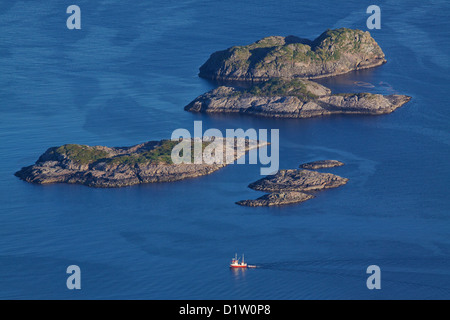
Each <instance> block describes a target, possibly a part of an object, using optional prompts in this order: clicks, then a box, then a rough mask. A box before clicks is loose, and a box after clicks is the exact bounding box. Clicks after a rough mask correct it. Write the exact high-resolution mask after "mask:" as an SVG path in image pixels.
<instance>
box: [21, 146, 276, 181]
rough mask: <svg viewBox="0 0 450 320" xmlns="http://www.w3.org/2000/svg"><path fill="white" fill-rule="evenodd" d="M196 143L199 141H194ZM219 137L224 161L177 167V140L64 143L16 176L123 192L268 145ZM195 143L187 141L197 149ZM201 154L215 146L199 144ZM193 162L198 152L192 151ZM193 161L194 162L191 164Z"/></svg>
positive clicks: (215, 166)
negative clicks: (114, 144) (127, 143)
mask: <svg viewBox="0 0 450 320" xmlns="http://www.w3.org/2000/svg"><path fill="white" fill-rule="evenodd" d="M196 139H198V138H196ZM226 139H231V138H215V139H214V143H216V144H218V145H220V146H223V157H224V159H223V161H217V163H212V161H207V159H206V157H205V159H202V158H200V159H201V160H202V161H201V162H200V163H197V162H194V161H193V162H192V163H178V164H174V163H173V161H172V158H171V153H172V149H173V148H174V147H175V146H176V145H177V144H178V143H179V141H172V140H162V141H149V142H145V143H141V144H138V145H135V146H131V147H114V148H111V147H104V146H86V145H79V144H66V145H63V146H60V147H52V148H49V149H48V150H47V151H46V152H45V153H44V154H42V155H41V156H40V157H39V159H38V160H37V161H36V163H35V164H34V165H31V166H28V167H24V168H22V169H21V170H19V171H18V172H16V173H15V175H16V176H17V177H19V178H21V179H23V180H25V181H27V182H31V183H36V184H48V183H77V184H83V185H86V186H90V187H103V188H108V187H124V186H130V185H135V184H140V183H151V182H169V181H177V180H182V179H186V178H194V177H199V176H202V175H207V174H210V173H212V172H214V171H217V170H219V169H220V168H222V167H224V166H226V165H227V164H229V161H228V158H226V157H228V155H231V157H230V158H232V160H236V159H238V158H240V157H242V156H243V155H245V153H246V152H247V151H249V150H251V149H255V148H258V147H262V146H265V145H267V142H264V141H254V140H248V139H243V138H233V139H234V141H233V142H232V143H226ZM193 140H194V139H191V141H192V143H191V141H189V140H188V141H184V143H189V145H190V146H194V143H193ZM200 143H201V144H202V145H201V146H200V149H201V151H200V152H202V151H203V150H205V148H206V147H207V146H208V145H209V144H210V143H212V141H209V142H208V141H200ZM191 150H192V151H193V152H192V158H193V157H194V156H195V155H194V148H193V147H192V149H191ZM192 160H194V159H192Z"/></svg>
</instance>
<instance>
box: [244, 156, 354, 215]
mask: <svg viewBox="0 0 450 320" xmlns="http://www.w3.org/2000/svg"><path fill="white" fill-rule="evenodd" d="M324 161H332V160H324ZM347 182H348V179H347V178H343V177H340V176H337V175H335V174H332V173H322V172H317V171H313V170H301V169H287V170H279V171H278V172H277V173H276V174H274V175H270V176H267V177H264V178H262V179H259V180H258V181H255V182H253V183H251V184H249V186H248V187H249V188H251V189H253V190H257V191H263V192H268V194H265V195H263V196H261V197H259V198H258V199H255V200H241V201H238V202H236V204H238V205H241V206H248V207H262V206H280V205H287V204H294V203H300V202H304V201H307V200H309V199H312V198H314V195H313V194H311V193H312V192H316V191H322V190H325V189H330V188H337V187H340V186H342V185H345V184H346V183H347Z"/></svg>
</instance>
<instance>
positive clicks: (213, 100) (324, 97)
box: [185, 78, 411, 118]
mask: <svg viewBox="0 0 450 320" xmlns="http://www.w3.org/2000/svg"><path fill="white" fill-rule="evenodd" d="M410 99H411V97H409V96H405V95H397V94H393V95H386V96H385V95H381V94H373V93H365V92H364V93H338V94H332V93H331V90H330V89H329V88H327V87H325V86H322V85H320V84H318V83H316V82H313V81H309V80H304V79H294V80H286V79H279V78H277V79H271V80H268V81H265V82H258V83H254V84H252V85H251V86H250V87H247V88H240V87H230V86H220V87H218V88H216V89H213V90H211V91H209V92H207V93H205V94H202V95H200V96H199V97H197V98H196V99H194V100H193V101H192V102H190V103H189V104H188V105H187V106H186V107H185V110H186V111H191V112H203V113H241V114H250V115H257V116H264V117H276V118H310V117H316V116H323V115H332V114H363V115H380V114H386V113H391V112H392V111H394V110H395V109H397V108H399V107H401V106H402V105H403V104H405V103H406V102H408V101H409V100H410Z"/></svg>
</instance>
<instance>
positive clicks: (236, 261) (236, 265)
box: [230, 253, 247, 268]
mask: <svg viewBox="0 0 450 320" xmlns="http://www.w3.org/2000/svg"><path fill="white" fill-rule="evenodd" d="M230 268H247V264H246V263H245V262H244V255H242V261H241V262H239V258H238V257H237V253H236V254H235V256H234V258H233V259H231V264H230Z"/></svg>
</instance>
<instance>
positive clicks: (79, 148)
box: [55, 144, 109, 165]
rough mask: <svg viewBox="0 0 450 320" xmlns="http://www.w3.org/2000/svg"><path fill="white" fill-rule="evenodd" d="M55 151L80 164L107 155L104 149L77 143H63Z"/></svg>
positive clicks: (88, 162)
mask: <svg viewBox="0 0 450 320" xmlns="http://www.w3.org/2000/svg"><path fill="white" fill-rule="evenodd" d="M55 152H57V153H59V154H64V155H66V156H67V157H68V158H69V159H71V160H72V161H74V162H76V163H78V164H81V165H84V164H90V163H92V162H94V161H97V160H100V159H103V158H106V157H108V156H109V154H108V153H107V152H106V151H103V150H99V149H96V148H95V147H89V146H83V145H79V144H65V145H63V146H61V147H59V148H57V149H56V150H55Z"/></svg>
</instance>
